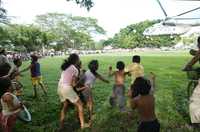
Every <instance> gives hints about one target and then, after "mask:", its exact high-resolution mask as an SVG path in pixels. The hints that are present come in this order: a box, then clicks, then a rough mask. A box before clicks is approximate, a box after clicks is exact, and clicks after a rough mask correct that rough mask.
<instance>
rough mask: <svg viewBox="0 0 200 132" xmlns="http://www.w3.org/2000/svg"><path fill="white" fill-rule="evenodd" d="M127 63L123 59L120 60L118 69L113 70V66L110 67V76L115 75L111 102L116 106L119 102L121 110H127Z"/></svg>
mask: <svg viewBox="0 0 200 132" xmlns="http://www.w3.org/2000/svg"><path fill="white" fill-rule="evenodd" d="M124 67H125V64H124V62H122V61H118V62H117V65H116V68H117V69H118V70H117V71H114V72H112V67H109V76H114V78H115V84H114V86H113V93H112V97H111V98H110V104H111V105H112V106H115V105H116V104H119V109H120V111H121V112H122V111H125V96H124V94H125V85H124V81H125V76H126V74H127V73H125V71H124Z"/></svg>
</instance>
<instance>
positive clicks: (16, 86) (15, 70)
mask: <svg viewBox="0 0 200 132" xmlns="http://www.w3.org/2000/svg"><path fill="white" fill-rule="evenodd" d="M13 63H14V68H13V72H12V73H11V76H10V78H11V80H12V81H13V82H16V83H14V89H15V90H16V93H15V94H16V96H18V97H19V96H21V95H22V89H21V88H22V84H21V83H20V82H19V79H20V73H19V67H20V66H21V65H22V61H21V59H14V60H13Z"/></svg>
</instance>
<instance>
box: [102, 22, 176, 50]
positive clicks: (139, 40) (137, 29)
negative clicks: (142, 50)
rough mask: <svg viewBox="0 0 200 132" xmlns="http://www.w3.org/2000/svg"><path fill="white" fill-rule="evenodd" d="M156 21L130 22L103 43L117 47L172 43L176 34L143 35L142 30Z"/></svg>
mask: <svg viewBox="0 0 200 132" xmlns="http://www.w3.org/2000/svg"><path fill="white" fill-rule="evenodd" d="M156 22H157V21H148V20H147V21H143V22H139V23H136V24H131V25H129V26H127V27H126V28H123V29H121V30H120V32H119V33H116V34H115V35H114V37H113V38H109V39H108V40H106V41H104V45H109V44H111V45H113V46H114V47H119V48H136V47H161V46H171V45H174V44H175V43H176V42H177V40H179V38H178V36H170V35H162V36H144V35H143V32H144V30H145V29H146V28H147V27H149V26H152V25H153V24H155V23H156Z"/></svg>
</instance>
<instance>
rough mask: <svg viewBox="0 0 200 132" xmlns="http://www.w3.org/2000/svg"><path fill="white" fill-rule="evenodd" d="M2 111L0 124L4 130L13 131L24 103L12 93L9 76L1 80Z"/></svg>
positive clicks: (5, 131) (4, 131)
mask: <svg viewBox="0 0 200 132" xmlns="http://www.w3.org/2000/svg"><path fill="white" fill-rule="evenodd" d="M0 87H1V91H3V92H4V94H3V95H1V105H2V111H1V113H0V124H1V126H2V129H3V132H12V129H13V127H14V125H15V122H16V119H17V116H18V114H19V112H20V111H21V110H22V109H23V104H22V103H21V102H20V101H19V100H18V98H17V97H16V96H15V95H14V94H13V93H12V88H11V81H10V79H9V78H6V79H2V80H0Z"/></svg>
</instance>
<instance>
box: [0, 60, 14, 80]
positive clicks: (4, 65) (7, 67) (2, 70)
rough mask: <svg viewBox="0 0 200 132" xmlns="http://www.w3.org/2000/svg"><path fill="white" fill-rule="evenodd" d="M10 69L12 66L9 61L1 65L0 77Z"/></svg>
mask: <svg viewBox="0 0 200 132" xmlns="http://www.w3.org/2000/svg"><path fill="white" fill-rule="evenodd" d="M10 69H11V66H10V64H9V63H4V64H2V65H0V77H2V76H5V75H7V74H8V72H9V71H10Z"/></svg>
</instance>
